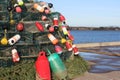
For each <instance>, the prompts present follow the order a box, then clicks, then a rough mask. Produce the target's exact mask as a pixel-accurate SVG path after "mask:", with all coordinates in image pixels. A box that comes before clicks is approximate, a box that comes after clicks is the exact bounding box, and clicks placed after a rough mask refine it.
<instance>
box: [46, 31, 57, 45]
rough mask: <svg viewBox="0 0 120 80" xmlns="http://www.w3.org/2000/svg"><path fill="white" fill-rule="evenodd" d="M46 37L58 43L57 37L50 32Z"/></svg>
mask: <svg viewBox="0 0 120 80" xmlns="http://www.w3.org/2000/svg"><path fill="white" fill-rule="evenodd" d="M48 38H49V39H50V41H51V42H52V44H54V45H55V44H57V43H58V39H56V38H55V37H54V36H53V35H52V34H51V33H49V34H48Z"/></svg>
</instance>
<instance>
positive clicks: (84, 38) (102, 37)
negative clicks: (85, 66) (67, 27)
mask: <svg viewBox="0 0 120 80" xmlns="http://www.w3.org/2000/svg"><path fill="white" fill-rule="evenodd" d="M71 34H72V35H73V36H74V38H75V41H74V43H91V42H92V43H93V42H112V41H120V31H79V30H73V31H71ZM107 50H109V51H113V52H114V53H115V52H118V53H120V47H108V48H107ZM79 55H80V56H82V57H83V58H84V59H85V60H87V61H92V62H94V63H95V65H93V66H91V69H90V71H89V72H92V73H104V72H109V71H118V70H120V57H117V56H108V55H102V54H95V53H90V52H80V54H79Z"/></svg>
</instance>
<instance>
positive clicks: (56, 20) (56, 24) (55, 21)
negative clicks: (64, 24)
mask: <svg viewBox="0 0 120 80" xmlns="http://www.w3.org/2000/svg"><path fill="white" fill-rule="evenodd" d="M58 24H59V23H58V18H54V19H53V25H54V26H58Z"/></svg>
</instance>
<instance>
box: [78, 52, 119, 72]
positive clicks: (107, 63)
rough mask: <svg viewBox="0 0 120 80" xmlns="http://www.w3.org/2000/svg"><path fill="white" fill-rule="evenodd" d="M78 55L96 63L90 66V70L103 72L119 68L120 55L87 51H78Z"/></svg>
mask: <svg viewBox="0 0 120 80" xmlns="http://www.w3.org/2000/svg"><path fill="white" fill-rule="evenodd" d="M79 55H80V56H82V57H83V58H84V59H85V60H87V61H92V62H95V63H96V64H95V65H92V66H91V69H90V72H93V73H103V72H109V71H116V70H120V57H117V56H107V55H102V54H94V53H87V52H80V54H79Z"/></svg>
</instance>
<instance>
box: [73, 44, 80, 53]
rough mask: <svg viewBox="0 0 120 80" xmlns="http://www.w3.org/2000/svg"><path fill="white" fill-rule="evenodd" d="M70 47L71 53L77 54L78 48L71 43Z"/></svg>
mask: <svg viewBox="0 0 120 80" xmlns="http://www.w3.org/2000/svg"><path fill="white" fill-rule="evenodd" d="M72 48H73V53H74V54H75V55H78V54H79V50H78V48H77V47H76V45H73V46H72Z"/></svg>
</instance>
